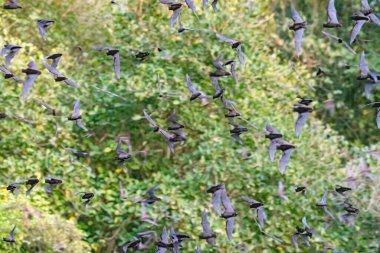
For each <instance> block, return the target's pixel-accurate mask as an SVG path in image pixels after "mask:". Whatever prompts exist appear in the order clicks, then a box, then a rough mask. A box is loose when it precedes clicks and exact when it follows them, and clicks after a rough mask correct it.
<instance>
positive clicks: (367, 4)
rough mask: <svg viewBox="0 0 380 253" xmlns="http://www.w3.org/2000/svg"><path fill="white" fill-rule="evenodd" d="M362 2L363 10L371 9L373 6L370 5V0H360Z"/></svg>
mask: <svg viewBox="0 0 380 253" xmlns="http://www.w3.org/2000/svg"><path fill="white" fill-rule="evenodd" d="M360 2H361V4H362V8H363V10H371V6H369V3H368V0H360Z"/></svg>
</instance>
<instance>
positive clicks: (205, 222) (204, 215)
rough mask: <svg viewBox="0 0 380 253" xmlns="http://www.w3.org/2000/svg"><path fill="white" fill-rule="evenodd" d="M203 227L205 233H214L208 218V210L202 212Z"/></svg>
mask: <svg viewBox="0 0 380 253" xmlns="http://www.w3.org/2000/svg"><path fill="white" fill-rule="evenodd" d="M202 228H203V232H204V233H205V234H211V233H212V231H211V226H210V222H209V221H208V219H207V212H206V211H203V213H202Z"/></svg>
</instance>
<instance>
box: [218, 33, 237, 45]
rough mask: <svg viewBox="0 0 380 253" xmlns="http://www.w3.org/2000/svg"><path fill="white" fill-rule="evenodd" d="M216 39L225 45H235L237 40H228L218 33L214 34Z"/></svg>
mask: <svg viewBox="0 0 380 253" xmlns="http://www.w3.org/2000/svg"><path fill="white" fill-rule="evenodd" d="M216 37H217V38H218V39H219V40H220V41H222V42H226V43H229V44H235V43H237V42H238V41H237V40H233V39H230V38H227V37H225V36H223V35H221V34H219V33H217V34H216Z"/></svg>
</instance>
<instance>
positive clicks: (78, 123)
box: [75, 119, 88, 132]
mask: <svg viewBox="0 0 380 253" xmlns="http://www.w3.org/2000/svg"><path fill="white" fill-rule="evenodd" d="M75 122H76V124H77V126H79V127H80V128H82V129H83V130H84V131H85V132H87V131H88V129H87V128H86V127H85V126H84V125H83V122H82V119H77V120H76V121H75Z"/></svg>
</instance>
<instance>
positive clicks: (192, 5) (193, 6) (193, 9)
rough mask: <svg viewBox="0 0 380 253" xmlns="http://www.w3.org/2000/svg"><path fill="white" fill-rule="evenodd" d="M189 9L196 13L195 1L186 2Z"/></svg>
mask: <svg viewBox="0 0 380 253" xmlns="http://www.w3.org/2000/svg"><path fill="white" fill-rule="evenodd" d="M185 2H186V5H187V7H189V8H190V9H191V11H192V12H194V13H195V11H196V9H195V5H194V0H185Z"/></svg>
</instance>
